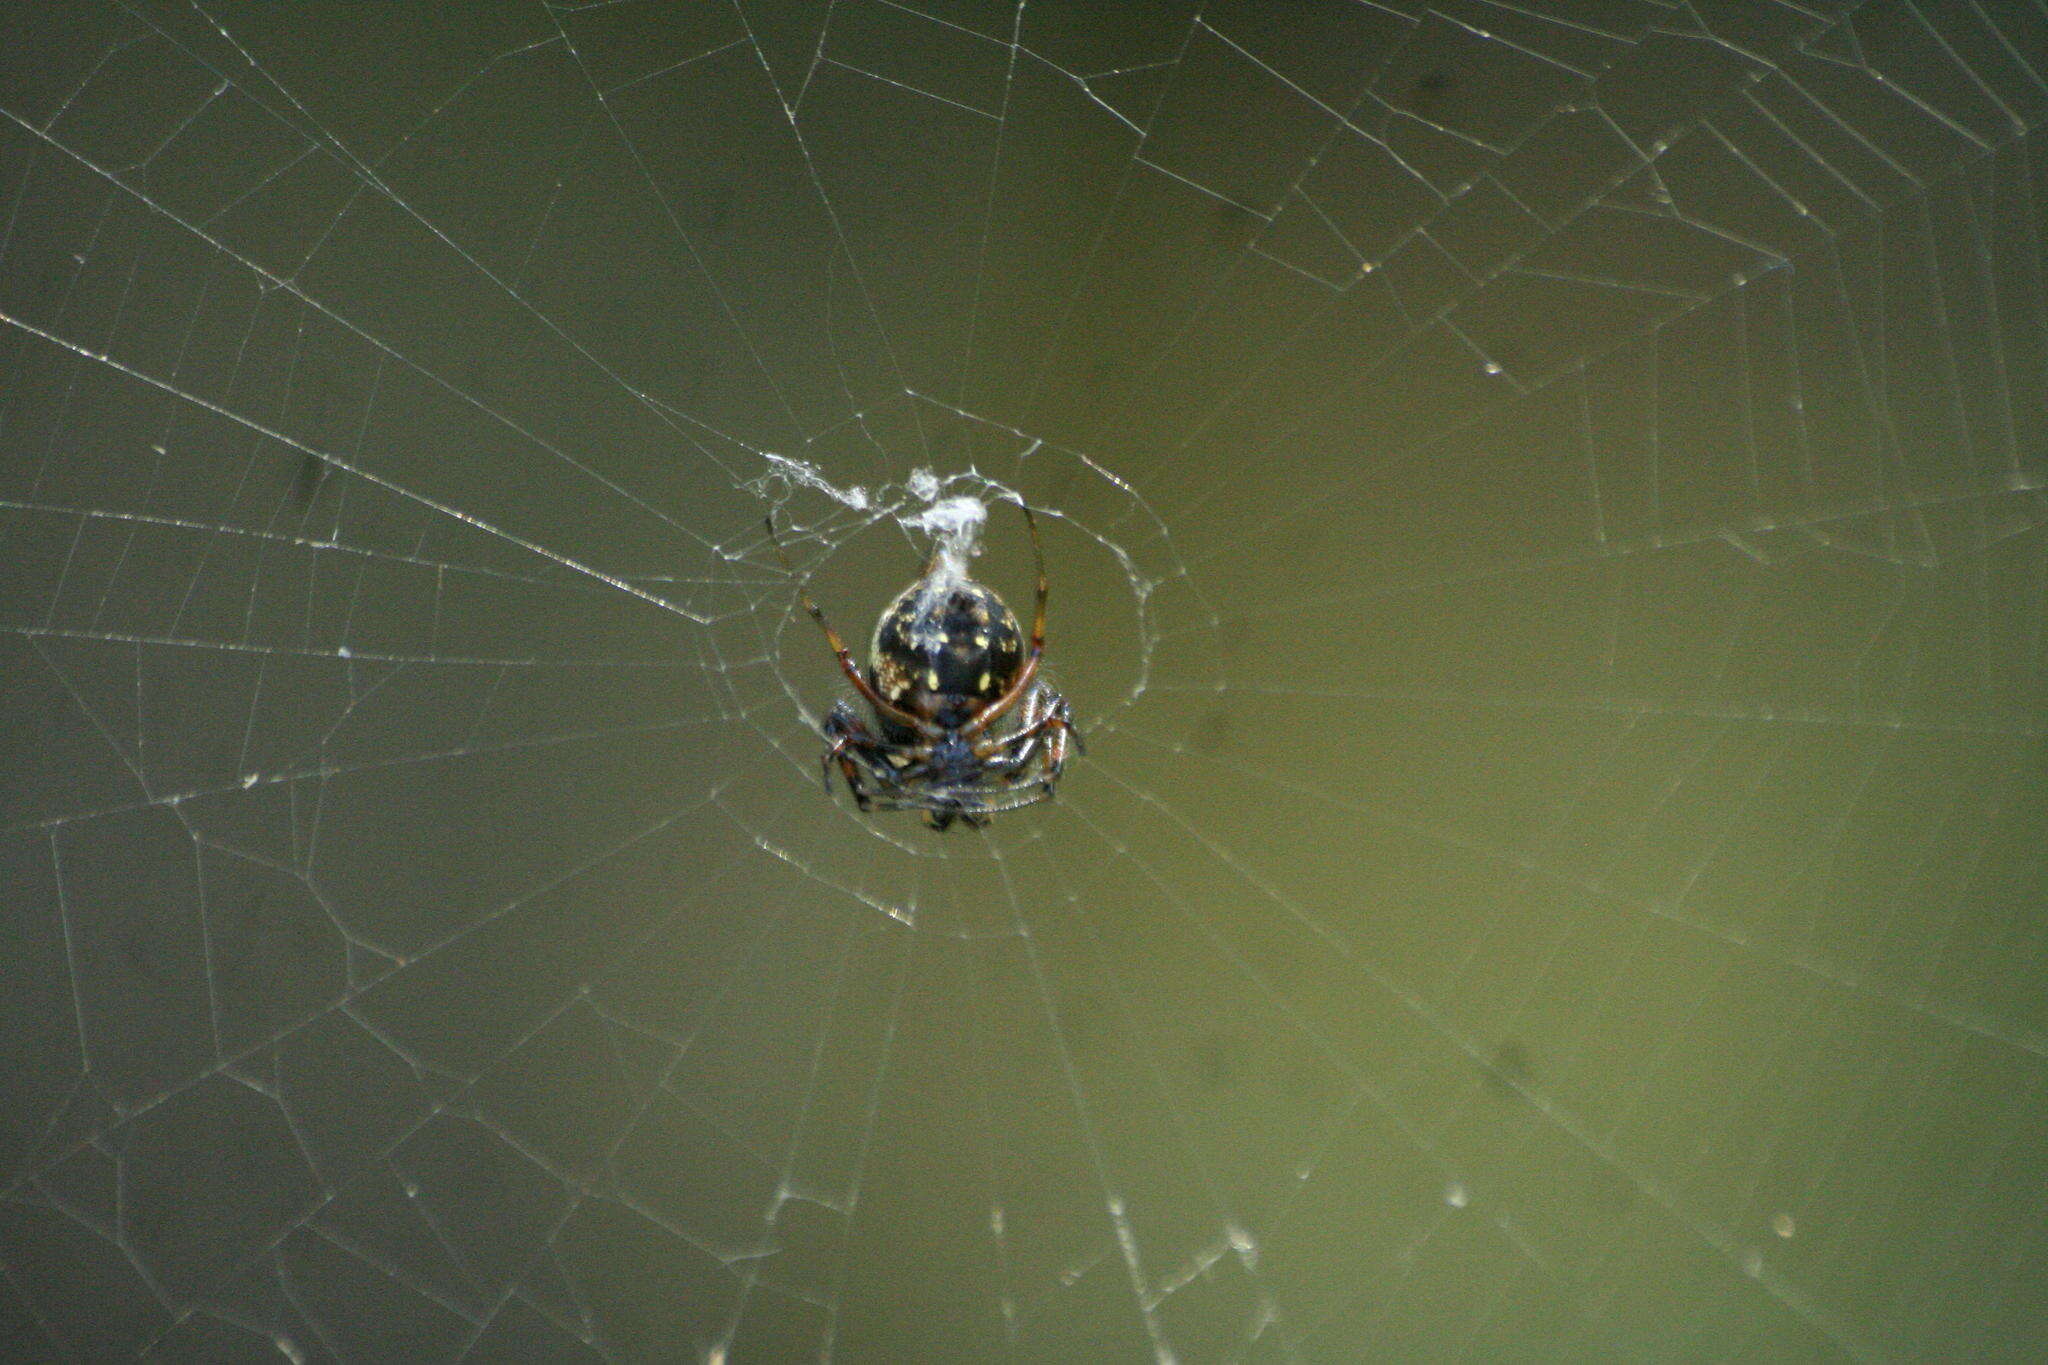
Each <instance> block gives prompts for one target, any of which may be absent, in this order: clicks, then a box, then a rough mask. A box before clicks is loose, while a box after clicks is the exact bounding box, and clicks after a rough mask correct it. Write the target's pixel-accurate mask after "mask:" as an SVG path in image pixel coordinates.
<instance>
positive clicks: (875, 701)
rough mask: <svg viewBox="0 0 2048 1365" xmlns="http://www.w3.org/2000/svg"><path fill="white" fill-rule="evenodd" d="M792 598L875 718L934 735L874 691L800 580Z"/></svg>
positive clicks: (776, 540) (782, 553) (785, 563)
mask: <svg viewBox="0 0 2048 1365" xmlns="http://www.w3.org/2000/svg"><path fill="white" fill-rule="evenodd" d="M1026 515H1029V513H1028V512H1027V513H1026ZM766 521H767V526H768V540H769V543H771V544H772V545H774V546H775V554H776V556H777V557H778V558H779V559H781V560H782V568H783V571H784V572H785V573H787V574H788V575H789V576H790V577H791V578H795V577H796V567H795V566H794V565H792V564H791V563H790V562H789V553H788V552H787V551H786V550H784V549H783V548H782V538H781V537H780V536H778V535H776V533H775V518H774V517H772V516H771V517H768V518H767V519H766ZM1034 534H1035V532H1034ZM1038 582H1039V586H1040V588H1043V587H1044V586H1045V569H1044V564H1043V561H1042V560H1041V563H1040V565H1039V576H1038ZM796 596H797V600H798V601H799V602H802V603H803V604H804V610H805V611H807V612H809V613H810V614H811V619H812V620H813V621H816V622H817V623H818V629H820V630H822V631H824V632H825V642H826V643H827V644H829V645H831V646H832V653H833V654H834V655H835V656H837V658H838V660H839V671H840V672H842V673H844V674H845V675H846V680H847V681H848V682H850V683H852V684H853V690H854V691H856V692H858V693H860V695H861V699H862V700H864V701H865V702H867V704H868V705H870V706H872V707H874V708H875V713H876V714H877V715H883V716H887V717H888V718H889V719H890V720H893V721H895V722H896V723H897V724H899V725H906V726H909V727H910V728H911V729H913V730H915V731H917V732H918V733H919V734H921V735H928V734H932V733H934V730H933V726H932V723H931V722H930V721H928V720H922V719H920V718H919V717H917V716H913V715H911V714H910V713H909V712H908V711H906V710H904V709H903V708H902V707H900V706H898V705H896V703H894V702H892V701H890V700H889V699H888V698H887V697H884V696H883V695H882V694H881V693H880V692H877V691H876V690H875V687H874V684H873V683H870V682H869V681H868V680H867V675H866V674H864V673H862V672H861V671H860V665H859V664H856V663H855V662H854V661H853V652H852V651H851V650H849V649H847V647H846V641H844V640H842V639H840V638H839V632H838V631H836V630H834V629H833V628H832V623H831V622H830V621H829V620H827V619H826V618H825V612H824V609H823V608H821V607H820V606H819V605H818V604H817V603H816V602H813V601H812V600H811V594H810V593H809V592H808V591H806V590H805V588H804V586H803V584H802V582H800V581H799V582H798V584H797V588H796ZM1044 611H1045V603H1044V601H1043V594H1042V593H1041V600H1040V602H1039V614H1040V621H1039V624H1040V625H1041V626H1043V625H1044V619H1043V617H1044ZM1040 634H1041V635H1043V634H1044V632H1043V630H1041V631H1040ZM1041 643H1042V641H1041Z"/></svg>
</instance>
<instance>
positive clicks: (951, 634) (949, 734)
mask: <svg viewBox="0 0 2048 1365" xmlns="http://www.w3.org/2000/svg"><path fill="white" fill-rule="evenodd" d="M1019 506H1020V507H1021V506H1022V504H1021V503H1020V504H1019ZM1023 511H1024V521H1025V524H1026V525H1027V526H1028V527H1029V528H1030V530H1031V550H1032V554H1033V555H1034V557H1035V558H1036V559H1037V562H1038V611H1037V614H1036V616H1035V618H1034V620H1033V622H1032V627H1031V639H1030V641H1029V643H1028V644H1027V643H1026V641H1025V640H1024V637H1023V635H1022V633H1021V632H1020V631H1019V630H1018V628H1017V618H1016V616H1015V615H1013V614H1012V613H1011V611H1010V609H1009V608H1008V607H1007V606H1005V605H1003V599H1002V598H1000V597H998V596H996V594H995V593H994V592H992V591H991V590H990V589H988V588H987V587H984V586H983V585H982V584H980V583H977V582H975V581H974V580H973V579H971V578H968V577H966V576H965V575H964V574H962V573H960V572H959V571H958V570H957V568H951V569H948V568H946V567H944V566H945V564H946V561H945V558H944V556H941V555H934V556H933V557H932V561H931V563H930V564H928V565H927V566H926V567H925V571H924V573H923V574H922V575H920V576H919V578H918V580H917V581H916V582H915V583H912V584H911V585H910V586H909V587H907V588H905V589H904V590H903V592H902V593H901V594H900V595H898V597H897V598H896V600H895V601H894V602H892V603H890V604H889V607H888V609H887V610H886V611H884V612H883V613H882V617H881V620H879V621H878V622H876V624H875V635H874V640H873V643H872V644H871V645H870V647H869V651H868V653H869V657H868V666H867V668H866V669H865V670H862V669H861V668H859V667H858V666H857V665H856V664H855V663H854V661H853V656H852V654H851V653H849V652H848V651H847V648H846V645H845V643H844V642H843V641H841V640H840V638H839V632H838V631H836V630H834V629H833V628H832V623H831V622H830V621H828V620H826V619H825V613H824V612H823V611H820V610H819V609H818V605H817V603H815V602H813V601H811V598H810V594H808V593H806V592H804V591H803V590H802V589H798V594H797V595H798V597H799V598H801V599H802V601H803V604H804V609H805V610H806V611H808V612H810V614H811V619H812V620H814V621H816V622H817V623H818V625H819V627H820V628H821V629H822V630H823V631H824V632H825V638H826V639H827V640H828V641H830V642H831V645H832V652H833V653H834V654H836V655H837V656H838V658H839V667H840V670H841V671H842V672H844V673H845V674H846V677H847V680H848V681H849V682H851V683H852V684H853V686H854V690H855V691H857V692H858V693H860V695H861V697H862V699H863V700H865V701H866V702H867V704H868V706H869V707H870V708H871V709H872V710H873V711H874V716H875V719H874V728H873V729H870V728H869V727H868V726H867V725H866V724H864V723H863V722H862V721H861V718H860V716H859V715H858V713H856V712H855V710H854V708H853V704H852V703H851V702H847V701H841V702H839V703H837V704H836V705H834V706H833V708H832V711H831V713H830V714H829V715H827V716H826V717H825V720H824V722H823V723H822V724H821V725H820V726H819V727H818V728H819V731H820V733H822V734H823V735H824V737H825V739H826V740H827V742H828V744H829V747H828V748H827V749H826V750H825V760H824V765H823V767H824V774H825V781H826V784H827V786H828V787H829V786H830V784H831V781H832V765H833V764H835V763H837V764H838V765H839V772H840V775H841V776H842V777H844V778H845V779H846V789H847V790H848V791H850V792H852V793H853V800H854V804H856V805H857V806H859V807H860V808H861V809H862V810H869V809H873V808H876V807H879V808H880V809H883V810H921V811H923V812H924V813H925V821H926V823H928V824H929V825H930V826H931V827H932V828H933V829H941V830H942V829H945V828H946V827H947V826H948V825H951V824H952V823H953V822H954V821H955V820H958V821H960V822H961V823H962V824H966V825H969V826H978V825H982V824H984V823H986V822H987V820H988V817H989V816H990V815H993V814H995V813H996V812H998V811H1005V810H1014V809H1016V808H1017V807H1019V806H1028V805H1031V804H1033V803H1034V802H1038V801H1043V800H1045V799H1046V798H1047V797H1049V796H1051V795H1052V793H1053V784H1054V783H1056V782H1057V781H1058V780H1059V776H1060V772H1061V770H1062V769H1063V768H1064V767H1065V766H1066V761H1067V743H1068V741H1069V739H1071V740H1072V741H1073V742H1074V744H1075V746H1076V747H1077V748H1078V747H1079V745H1080V736H1079V735H1078V734H1077V733H1075V730H1074V723H1073V711H1072V710H1071V708H1069V707H1068V705H1067V703H1066V699H1065V698H1063V697H1061V696H1060V694H1059V693H1058V692H1055V691H1054V690H1053V689H1052V687H1051V685H1050V684H1048V683H1045V682H1043V681H1041V680H1040V679H1039V677H1038V665H1039V661H1040V659H1042V658H1043V657H1044V654H1045V599H1046V596H1047V583H1046V577H1045V551H1044V548H1043V547H1042V546H1041V545H1040V544H1039V540H1038V521H1037V518H1035V517H1033V516H1032V515H1031V509H1030V508H1029V507H1024V509H1023ZM768 534H769V537H770V538H771V539H774V536H775V521H774V519H773V518H772V517H771V518H770V519H769V522H768ZM775 546H776V550H777V552H778V553H780V551H781V548H782V546H781V542H780V541H779V540H777V541H776V542H775ZM787 562H788V561H787V559H786V558H785V560H784V563H785V564H787ZM1020 703H1021V709H1020V705H1019V704H1020ZM1012 710H1016V712H1017V719H1016V723H1015V724H1014V725H1010V726H1007V727H1005V728H1004V729H1002V730H1001V731H1000V732H998V731H997V730H996V729H995V725H996V722H997V721H999V720H1001V719H1002V718H1003V717H1004V716H1006V715H1008V714H1009V713H1010V712H1011V711H1012Z"/></svg>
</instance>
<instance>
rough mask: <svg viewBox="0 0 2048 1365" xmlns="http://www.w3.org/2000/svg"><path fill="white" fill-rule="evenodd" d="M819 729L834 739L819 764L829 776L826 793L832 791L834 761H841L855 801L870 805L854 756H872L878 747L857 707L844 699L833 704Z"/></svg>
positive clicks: (841, 774)
mask: <svg viewBox="0 0 2048 1365" xmlns="http://www.w3.org/2000/svg"><path fill="white" fill-rule="evenodd" d="M818 729H819V731H820V732H821V733H822V734H823V735H824V736H825V738H826V739H828V740H830V741H831V743H830V745H828V746H827V748H826V750H825V756H824V760H823V761H822V762H821V763H820V764H819V765H818V770H819V773H820V775H822V776H823V777H824V779H825V793H826V795H828V796H829V795H830V794H831V792H832V765H833V764H834V763H837V764H838V765H839V775H840V776H841V777H843V778H845V779H846V790H847V791H849V792H851V793H852V794H853V804H854V805H855V806H856V807H858V808H859V809H861V810H866V809H868V807H869V805H870V804H871V803H870V800H869V797H868V793H867V788H866V787H865V786H863V785H862V783H861V780H860V770H859V767H858V766H857V765H856V764H855V763H854V756H855V755H859V756H860V757H862V758H866V757H868V756H869V754H870V753H871V752H872V750H873V748H874V745H875V737H874V736H873V735H872V734H870V733H868V729H867V727H866V726H865V725H862V724H861V723H860V721H859V719H858V718H857V717H855V715H854V714H853V708H852V707H851V706H849V705H847V704H846V703H845V702H843V701H842V702H839V703H837V704H835V705H834V706H833V708H832V711H831V714H829V715H827V716H826V717H825V721H824V724H822V725H820V726H819V727H818Z"/></svg>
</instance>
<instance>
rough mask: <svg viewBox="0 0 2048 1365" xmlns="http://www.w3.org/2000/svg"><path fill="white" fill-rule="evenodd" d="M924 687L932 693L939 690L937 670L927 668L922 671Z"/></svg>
mask: <svg viewBox="0 0 2048 1365" xmlns="http://www.w3.org/2000/svg"><path fill="white" fill-rule="evenodd" d="M924 685H925V686H926V687H927V688H929V689H930V690H931V691H933V692H936V691H938V690H939V670H938V669H936V668H927V669H926V670H925V671H924Z"/></svg>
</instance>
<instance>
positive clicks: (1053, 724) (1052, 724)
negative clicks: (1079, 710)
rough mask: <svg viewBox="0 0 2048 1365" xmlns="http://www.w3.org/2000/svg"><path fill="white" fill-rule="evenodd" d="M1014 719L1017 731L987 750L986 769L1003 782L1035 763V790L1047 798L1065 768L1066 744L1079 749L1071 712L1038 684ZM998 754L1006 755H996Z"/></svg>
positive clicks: (1059, 697) (1057, 695) (1070, 708)
mask: <svg viewBox="0 0 2048 1365" xmlns="http://www.w3.org/2000/svg"><path fill="white" fill-rule="evenodd" d="M1017 719H1018V724H1017V728H1016V729H1015V730H1013V731H1012V732H1010V733H1009V734H1007V735H1005V736H1003V738H1002V739H1001V740H999V741H997V743H996V744H995V745H993V746H992V747H991V750H990V753H991V758H990V762H989V766H990V767H991V768H993V769H997V770H999V771H1000V772H1001V773H1002V774H1003V775H1004V776H1005V777H1006V778H1015V777H1016V776H1017V775H1018V774H1020V773H1023V772H1024V771H1026V770H1027V769H1029V768H1030V767H1031V765H1032V764H1033V763H1034V762H1036V763H1038V764H1039V777H1038V784H1039V787H1040V788H1041V789H1042V790H1043V791H1044V793H1045V794H1046V795H1047V796H1051V795H1052V788H1053V783H1055V782H1057V781H1058V780H1059V776H1060V773H1061V771H1062V770H1063V769H1064V768H1065V767H1066V766H1067V743H1068V741H1069V740H1071V741H1072V742H1073V744H1074V747H1075V748H1076V749H1081V748H1082V745H1081V734H1080V732H1079V731H1078V730H1076V729H1075V728H1074V709H1073V708H1072V707H1071V706H1069V705H1067V699H1066V698H1065V697H1062V696H1061V695H1060V694H1059V693H1057V692H1055V691H1053V690H1052V688H1050V687H1048V686H1046V685H1045V684H1044V683H1040V684H1038V686H1036V687H1035V688H1033V689H1032V690H1031V693H1030V695H1029V696H1027V697H1026V698H1025V699H1024V709H1023V710H1022V711H1021V712H1020V713H1019V715H1018V718H1017ZM999 750H1003V751H1007V752H1002V753H1000V754H999V755H998V753H997V751H999ZM1084 752H1085V750H1084Z"/></svg>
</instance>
